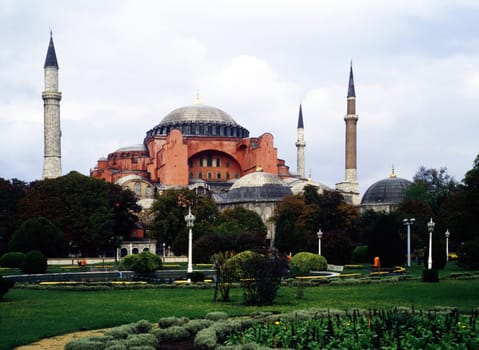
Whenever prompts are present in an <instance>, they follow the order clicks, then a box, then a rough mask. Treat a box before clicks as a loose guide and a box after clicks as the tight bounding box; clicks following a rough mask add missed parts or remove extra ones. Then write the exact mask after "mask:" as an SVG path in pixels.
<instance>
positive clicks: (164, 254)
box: [163, 242, 166, 261]
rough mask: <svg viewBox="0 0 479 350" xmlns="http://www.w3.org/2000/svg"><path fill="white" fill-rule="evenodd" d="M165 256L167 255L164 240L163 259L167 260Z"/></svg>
mask: <svg viewBox="0 0 479 350" xmlns="http://www.w3.org/2000/svg"><path fill="white" fill-rule="evenodd" d="M165 257H166V243H165V242H163V261H165Z"/></svg>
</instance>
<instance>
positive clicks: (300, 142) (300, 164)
mask: <svg viewBox="0 0 479 350" xmlns="http://www.w3.org/2000/svg"><path fill="white" fill-rule="evenodd" d="M296 135H297V139H296V148H297V173H298V175H299V176H300V177H301V178H304V177H305V175H304V148H305V147H306V142H304V123H303V108H302V106H301V103H300V104H299V115H298V128H297V129H296Z"/></svg>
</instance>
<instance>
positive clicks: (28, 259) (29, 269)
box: [22, 250, 47, 273]
mask: <svg viewBox="0 0 479 350" xmlns="http://www.w3.org/2000/svg"><path fill="white" fill-rule="evenodd" d="M46 270H47V258H46V257H45V255H43V253H42V252H40V251H38V250H31V251H29V252H28V253H27V254H26V255H25V260H24V261H23V265H22V272H23V273H44V272H45V271H46Z"/></svg>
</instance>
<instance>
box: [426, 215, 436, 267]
mask: <svg viewBox="0 0 479 350" xmlns="http://www.w3.org/2000/svg"><path fill="white" fill-rule="evenodd" d="M434 225H436V224H435V223H434V221H432V218H431V220H429V222H428V223H427V230H428V231H429V256H428V258H427V269H428V270H431V269H432V231H434Z"/></svg>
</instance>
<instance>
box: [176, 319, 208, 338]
mask: <svg viewBox="0 0 479 350" xmlns="http://www.w3.org/2000/svg"><path fill="white" fill-rule="evenodd" d="M212 324H213V321H211V320H191V321H190V322H188V323H186V324H185V325H184V326H183V327H184V328H185V329H186V330H187V331H188V332H189V333H190V334H191V335H195V334H196V333H198V332H199V331H200V330H202V329H205V328H208V327H210V326H211V325H212Z"/></svg>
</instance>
